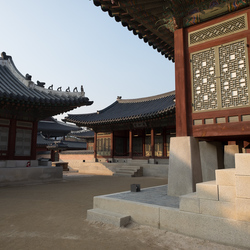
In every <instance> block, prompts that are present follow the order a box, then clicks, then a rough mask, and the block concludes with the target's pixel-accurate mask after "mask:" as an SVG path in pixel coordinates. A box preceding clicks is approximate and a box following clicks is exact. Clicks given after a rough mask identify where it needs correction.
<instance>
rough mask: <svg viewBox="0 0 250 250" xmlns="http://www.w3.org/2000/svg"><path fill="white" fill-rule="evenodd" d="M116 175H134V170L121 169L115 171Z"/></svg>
mask: <svg viewBox="0 0 250 250" xmlns="http://www.w3.org/2000/svg"><path fill="white" fill-rule="evenodd" d="M115 173H116V174H119V173H124V174H132V175H133V174H134V173H135V171H134V170H127V169H122V170H116V171H115Z"/></svg>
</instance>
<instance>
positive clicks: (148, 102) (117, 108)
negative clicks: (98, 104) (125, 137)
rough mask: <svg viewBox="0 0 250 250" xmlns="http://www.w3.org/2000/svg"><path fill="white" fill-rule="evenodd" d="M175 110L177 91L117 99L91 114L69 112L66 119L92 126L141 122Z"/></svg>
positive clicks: (81, 124)
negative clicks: (137, 97) (144, 96)
mask: <svg viewBox="0 0 250 250" xmlns="http://www.w3.org/2000/svg"><path fill="white" fill-rule="evenodd" d="M174 111H175V92H174V91H172V92H169V93H165V94H162V95H157V96H151V97H147V98H140V99H129V100H123V99H121V97H118V98H117V100H116V101H115V102H114V103H113V104H111V105H110V106H108V107H107V108H105V109H103V110H100V111H97V112H96V113H91V114H78V115H73V114H72V115H71V114H69V115H68V116H67V117H66V118H65V120H66V121H68V122H73V123H75V124H77V125H79V126H86V127H92V126H96V125H105V124H110V123H124V122H140V121H145V120H152V119H155V118H160V117H164V116H166V115H167V114H170V113H173V112H174Z"/></svg>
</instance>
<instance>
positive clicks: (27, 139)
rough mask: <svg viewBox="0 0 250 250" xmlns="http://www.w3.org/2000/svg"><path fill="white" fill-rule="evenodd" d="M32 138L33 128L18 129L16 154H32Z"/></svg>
mask: <svg viewBox="0 0 250 250" xmlns="http://www.w3.org/2000/svg"><path fill="white" fill-rule="evenodd" d="M31 138H32V130H30V129H17V130H16V148H15V155H16V156H29V155H30V154H31Z"/></svg>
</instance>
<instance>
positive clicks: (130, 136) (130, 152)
mask: <svg viewBox="0 0 250 250" xmlns="http://www.w3.org/2000/svg"><path fill="white" fill-rule="evenodd" d="M132 157H133V131H132V130H131V129H130V130H129V158H132Z"/></svg>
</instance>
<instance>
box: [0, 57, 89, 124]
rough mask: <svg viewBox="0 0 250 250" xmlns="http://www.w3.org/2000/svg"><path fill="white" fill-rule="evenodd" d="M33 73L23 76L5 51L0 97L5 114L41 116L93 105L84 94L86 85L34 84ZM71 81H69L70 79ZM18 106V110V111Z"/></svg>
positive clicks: (0, 61) (0, 63) (1, 61)
mask: <svg viewBox="0 0 250 250" xmlns="http://www.w3.org/2000/svg"><path fill="white" fill-rule="evenodd" d="M31 78H32V77H31V76H30V75H29V74H26V76H23V75H22V74H21V73H20V72H19V71H18V70H17V68H16V67H15V65H14V63H13V61H12V58H11V56H7V55H6V53H5V52H2V54H1V58H0V84H1V88H0V101H1V104H2V107H4V108H3V110H2V111H1V113H2V115H3V116H5V117H6V118H11V117H13V116H15V117H16V119H23V120H29V119H32V120H41V119H44V118H46V117H49V116H53V115H57V114H60V113H63V112H67V111H70V110H72V109H74V108H77V107H80V106H84V105H91V104H92V103H93V102H92V101H89V99H88V98H87V97H85V93H84V90H83V87H81V90H80V91H79V92H78V90H77V88H74V89H73V92H70V88H68V89H66V91H62V90H61V88H60V87H59V88H57V90H53V85H51V86H50V87H49V88H48V89H46V88H45V87H44V85H45V83H43V82H39V81H37V84H35V83H34V82H33V81H32V80H31ZM69 84H70V83H69ZM17 110H18V112H17Z"/></svg>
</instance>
